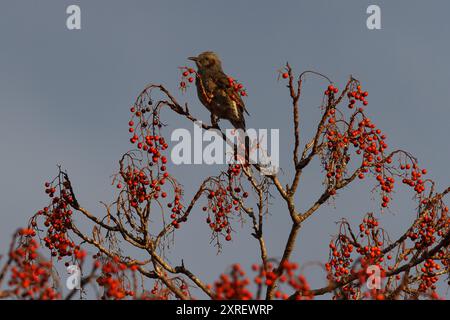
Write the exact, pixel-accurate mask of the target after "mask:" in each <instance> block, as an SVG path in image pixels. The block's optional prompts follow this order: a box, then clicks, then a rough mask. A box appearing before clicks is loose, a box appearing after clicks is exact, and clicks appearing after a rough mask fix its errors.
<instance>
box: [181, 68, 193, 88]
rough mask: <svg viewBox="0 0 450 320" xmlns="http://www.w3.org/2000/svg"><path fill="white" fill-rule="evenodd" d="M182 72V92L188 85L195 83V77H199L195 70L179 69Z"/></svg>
mask: <svg viewBox="0 0 450 320" xmlns="http://www.w3.org/2000/svg"><path fill="white" fill-rule="evenodd" d="M179 69H180V70H181V72H182V73H181V76H182V78H181V81H180V89H181V90H182V91H185V90H186V88H187V86H188V84H189V83H192V82H194V80H195V77H196V76H197V74H196V72H195V70H194V69H192V68H189V67H179Z"/></svg>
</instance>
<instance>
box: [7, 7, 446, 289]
mask: <svg viewBox="0 0 450 320" xmlns="http://www.w3.org/2000/svg"><path fill="white" fill-rule="evenodd" d="M71 4H77V5H80V7H81V13H82V30H80V31H69V30H67V28H66V18H67V15H66V13H65V11H66V7H67V6H68V5H71ZM370 4H378V5H379V6H380V7H381V12H382V30H375V31H370V30H368V29H367V28H366V18H367V14H366V8H367V7H368V5H370ZM449 11H450V2H448V1H445V0H442V1H438V0H433V1H411V0H408V1H406V0H404V1H400V0H398V1H364V0H355V1H324V0H315V1H277V2H275V1H234V0H228V1H211V0H208V1H207V0H198V1H181V0H180V1H133V0H128V1H115V0H108V1H106V0H96V1H62V0H57V1H56V0H54V1H49V0H45V1H44V0H42V1H22V0H11V1H9V0H8V1H7V0H1V1H0V146H1V150H2V151H1V159H0V176H1V179H0V215H1V216H0V217H1V218H0V252H6V250H7V246H8V245H9V241H10V237H11V235H12V233H13V232H14V230H15V229H16V228H17V227H20V226H25V225H26V224H27V222H28V219H29V217H30V216H31V215H32V214H33V213H34V212H35V211H36V210H38V209H40V208H42V207H43V206H44V205H46V204H47V198H46V195H45V194H44V192H43V183H44V181H46V180H48V179H49V178H50V177H53V176H55V175H56V173H57V165H58V164H61V165H62V166H63V167H64V168H65V169H67V171H68V173H69V175H70V177H71V179H72V183H73V185H74V187H75V191H76V193H77V197H78V200H79V201H80V202H81V204H82V205H83V206H84V207H86V208H88V209H90V210H91V211H92V212H94V213H95V214H97V215H98V216H101V215H102V214H103V208H102V206H101V204H100V203H99V201H104V202H111V201H112V200H113V199H114V196H115V192H116V191H115V189H114V187H113V186H111V184H110V182H111V179H110V177H111V175H112V174H113V173H114V172H115V171H116V170H117V168H118V162H117V161H118V159H119V158H120V155H121V154H122V153H124V152H126V151H128V150H129V149H130V145H129V143H128V138H129V135H128V132H127V122H128V117H129V107H130V105H131V104H132V103H133V102H134V99H135V98H136V95H137V94H138V93H139V92H140V90H141V89H142V88H143V87H144V86H145V85H146V84H147V83H149V82H156V83H162V84H164V85H165V86H166V87H167V88H168V89H169V90H170V91H172V92H173V93H174V94H176V95H177V97H178V99H179V100H180V101H181V102H184V101H186V102H188V103H189V105H190V110H191V112H192V113H193V114H195V115H196V116H197V117H198V118H200V119H204V120H205V121H209V115H208V113H207V111H206V110H205V109H204V107H203V106H201V105H200V103H199V102H198V100H197V98H196V95H195V92H194V90H188V92H187V94H184V95H182V94H181V92H179V91H178V83H179V70H178V67H179V66H182V65H186V64H188V63H189V62H188V61H187V60H186V58H187V57H188V56H192V55H197V54H198V53H200V52H202V51H205V50H214V51H216V52H217V53H219V55H220V57H221V58H222V60H223V67H224V70H225V72H226V73H228V74H230V75H232V76H234V77H236V78H237V79H239V80H240V81H241V82H243V83H244V84H245V86H246V87H247V90H248V93H249V97H248V98H247V99H246V104H247V109H248V110H249V112H250V114H251V116H250V117H248V118H247V127H254V128H268V129H270V128H279V129H280V139H281V141H282V143H281V150H280V151H281V159H280V160H281V166H282V168H283V170H284V172H283V173H281V174H280V179H281V180H282V181H283V183H285V181H290V177H291V174H292V171H291V167H290V165H291V161H292V159H291V147H292V121H291V119H292V115H291V105H290V102H289V97H288V92H287V90H286V88H285V86H284V85H283V82H281V81H280V82H277V69H279V68H280V67H282V66H283V65H284V64H285V63H286V61H289V62H290V63H291V65H292V67H293V68H294V69H295V70H296V72H298V73H300V72H301V71H303V70H315V71H318V72H321V73H324V74H326V75H327V76H329V77H330V78H331V79H332V80H333V81H334V82H335V83H336V85H337V86H338V87H340V88H342V87H343V86H344V85H345V82H346V80H347V79H348V77H349V75H350V74H351V75H353V76H354V77H355V78H357V79H359V80H360V81H361V82H362V84H363V87H364V88H365V89H366V90H368V91H369V97H368V98H369V102H370V104H369V107H368V108H367V114H368V116H369V117H371V118H372V119H373V121H374V122H375V123H376V124H378V126H379V127H380V128H381V129H382V130H383V131H384V132H385V133H386V134H387V136H388V140H387V142H388V144H389V146H390V147H391V148H393V149H394V148H401V149H403V150H407V151H410V152H411V153H413V154H414V155H416V156H417V157H418V158H419V160H420V164H421V166H422V167H425V168H427V169H428V171H429V172H430V173H429V177H431V178H433V179H435V180H436V182H437V188H438V190H442V189H443V188H444V187H447V186H448V182H449V181H450V179H449V178H450V170H449V169H448V164H449V160H450V147H449V142H448V137H449V134H450V129H449V125H448V121H449V116H450V111H449V105H448V101H449V100H450V90H449V88H450V64H449V63H448V57H449V56H450V43H449V41H448V34H449V33H450V21H449V20H448V12H449ZM325 86H326V83H324V81H323V80H321V79H318V78H315V77H311V76H310V77H307V81H306V82H305V83H304V87H303V95H302V98H301V101H300V104H301V113H302V117H303V122H302V124H301V129H302V130H303V132H304V136H306V137H310V136H311V134H312V130H313V128H314V127H315V123H316V122H317V120H318V119H319V116H320V113H319V111H320V110H319V106H320V103H321V99H322V93H323V90H324V88H325ZM165 121H166V122H167V123H168V124H169V127H168V128H167V129H166V132H167V134H166V137H169V136H170V135H169V134H170V132H171V130H172V129H175V128H178V127H185V128H188V129H190V130H191V129H192V125H191V123H190V122H188V121H187V120H183V119H180V118H179V117H178V116H176V115H174V114H170V113H166V119H165ZM302 144H303V143H302ZM221 169H223V166H204V165H203V166H198V165H196V166H195V165H192V166H181V167H176V168H172V172H173V173H174V174H175V175H176V176H177V178H178V180H179V181H180V182H181V183H182V184H184V186H185V188H186V199H189V198H190V196H192V195H193V193H194V192H195V190H196V189H195V188H196V187H197V186H198V185H199V183H200V182H201V181H202V180H203V179H204V177H206V176H207V175H213V174H216V173H217V172H219V171H220V170H221ZM323 176H324V174H323V173H322V172H321V171H320V168H319V166H318V163H317V161H316V162H315V163H313V164H312V165H311V167H310V169H309V170H307V171H306V172H305V174H304V176H303V179H302V181H301V186H300V189H299V192H300V195H299V196H298V197H297V199H296V201H297V206H298V208H299V210H305V209H306V208H308V207H309V206H310V205H311V203H312V202H313V201H315V199H317V197H318V196H319V195H320V194H321V192H322V188H323V187H322V185H321V182H322V180H323ZM373 184H374V180H371V181H368V182H360V181H357V182H356V183H355V184H354V185H353V187H350V188H347V189H345V190H343V191H342V192H341V194H340V195H339V197H338V198H337V199H336V200H335V201H334V202H332V203H330V205H329V206H323V207H322V208H321V209H320V210H319V211H318V212H317V213H316V214H315V215H314V216H313V217H312V218H311V219H309V220H308V221H307V222H306V223H304V225H303V227H302V230H301V232H300V235H299V238H298V242H297V248H296V251H295V254H294V257H293V258H294V259H293V260H295V261H297V262H299V263H300V264H301V265H304V264H306V263H308V262H317V261H322V262H324V261H326V260H327V258H328V247H327V245H328V243H329V241H330V237H331V236H332V235H334V234H336V232H337V226H336V224H335V222H336V221H338V220H339V219H340V218H342V217H346V218H348V219H353V220H352V221H354V222H353V225H354V226H355V227H357V225H358V224H359V223H360V221H361V219H362V217H363V215H364V214H365V213H367V212H370V211H375V212H377V214H378V215H379V208H378V206H379V202H378V200H377V199H378V198H377V197H376V196H375V200H374V195H373V194H371V193H370V189H371V186H373ZM412 195H413V194H412V193H411V192H410V191H408V190H406V189H405V188H403V187H400V186H398V189H397V193H396V194H395V200H394V201H393V203H392V206H391V210H390V212H385V213H384V214H383V215H382V217H381V219H382V220H383V221H384V222H385V226H386V229H387V231H389V232H390V233H391V235H392V236H393V237H395V236H396V235H399V234H400V233H402V232H403V231H404V230H405V228H406V227H407V226H408V224H409V223H410V222H411V221H412V220H413V219H414V216H415V212H414V205H415V203H414V202H413V201H411V197H412ZM82 221H83V220H82V219H80V223H82V224H83V223H84V222H82ZM289 223H290V218H289V215H288V212H287V210H286V207H285V205H284V204H283V203H282V202H281V201H280V200H279V199H275V200H274V201H273V206H272V207H271V210H270V215H269V216H268V217H267V220H266V221H265V226H266V227H265V237H266V241H267V245H268V251H269V255H270V256H272V257H275V258H279V257H280V255H281V253H282V250H283V248H284V243H285V241H286V238H287V233H288V230H289V229H288V228H289ZM236 230H237V231H238V232H237V234H235V235H234V239H233V241H232V242H231V243H226V244H225V246H224V250H223V252H222V253H221V254H219V255H217V254H216V248H214V247H213V246H212V245H210V244H209V241H210V231H209V229H208V227H207V225H206V224H205V222H204V214H203V213H202V212H201V210H197V211H196V212H194V213H193V214H192V215H191V219H190V222H189V223H188V224H186V225H184V226H183V227H182V228H181V229H180V230H179V231H177V232H176V236H175V237H176V238H175V240H176V245H175V246H174V247H173V248H172V249H171V251H170V252H169V257H170V261H171V262H172V263H174V264H178V263H180V262H181V258H183V259H184V261H185V264H186V266H187V267H189V268H190V269H191V271H193V272H194V273H195V274H198V275H200V276H201V277H202V278H203V279H204V280H205V282H212V281H213V280H214V279H216V278H217V277H218V276H219V274H220V273H222V272H223V271H225V270H226V268H227V266H229V265H230V264H231V263H233V262H240V263H241V264H242V265H243V266H245V267H247V269H248V270H250V265H251V264H252V263H254V262H258V254H259V253H258V247H257V242H256V241H255V240H254V239H253V238H252V237H251V236H250V232H249V231H250V230H249V228H248V227H243V228H241V227H237V228H236ZM92 252H94V251H92ZM304 273H305V275H306V276H307V278H308V279H309V281H310V283H311V285H312V287H318V286H322V285H324V284H325V274H324V273H323V272H322V270H321V269H320V268H318V267H315V266H309V267H306V269H305V270H304ZM441 293H442V294H444V295H446V296H447V297H449V295H448V292H447V291H445V290H441Z"/></svg>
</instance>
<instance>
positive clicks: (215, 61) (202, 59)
mask: <svg viewBox="0 0 450 320" xmlns="http://www.w3.org/2000/svg"><path fill="white" fill-rule="evenodd" d="M188 59H189V60H192V61H194V62H195V64H196V65H197V68H199V69H203V68H208V69H210V68H219V69H220V68H221V67H222V64H221V62H220V59H219V56H218V55H217V54H216V53H214V52H212V51H206V52H203V53H201V54H199V55H198V56H197V57H189V58H188Z"/></svg>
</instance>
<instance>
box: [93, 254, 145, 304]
mask: <svg viewBox="0 0 450 320" xmlns="http://www.w3.org/2000/svg"><path fill="white" fill-rule="evenodd" d="M95 268H97V269H101V271H102V275H101V276H99V277H98V278H97V280H96V281H97V283H98V285H99V286H100V287H103V288H104V295H103V298H104V299H115V300H120V299H123V298H125V297H126V296H134V295H135V293H134V291H133V290H131V289H129V287H130V285H127V284H125V279H126V277H125V276H124V273H125V271H126V270H127V269H129V270H131V271H132V272H135V271H136V270H137V267H136V266H135V265H132V266H131V267H128V266H127V265H126V264H125V263H123V262H121V261H120V258H119V257H117V256H115V257H114V258H113V259H107V260H106V261H104V262H103V263H102V261H100V260H96V261H95Z"/></svg>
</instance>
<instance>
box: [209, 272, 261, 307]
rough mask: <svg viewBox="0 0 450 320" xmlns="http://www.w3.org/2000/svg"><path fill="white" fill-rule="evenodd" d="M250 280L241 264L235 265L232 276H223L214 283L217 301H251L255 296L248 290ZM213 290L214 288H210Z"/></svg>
mask: <svg viewBox="0 0 450 320" xmlns="http://www.w3.org/2000/svg"><path fill="white" fill-rule="evenodd" d="M249 284H250V280H249V279H248V278H247V277H245V271H244V270H242V268H241V266H240V265H239V264H234V265H233V266H232V270H231V272H230V275H227V274H222V275H221V276H220V279H219V280H218V281H216V282H215V283H214V295H215V299H217V300H250V299H252V297H253V295H252V293H251V292H250V291H249V289H248V288H247V287H248V285H249ZM209 287H210V288H212V286H209Z"/></svg>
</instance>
